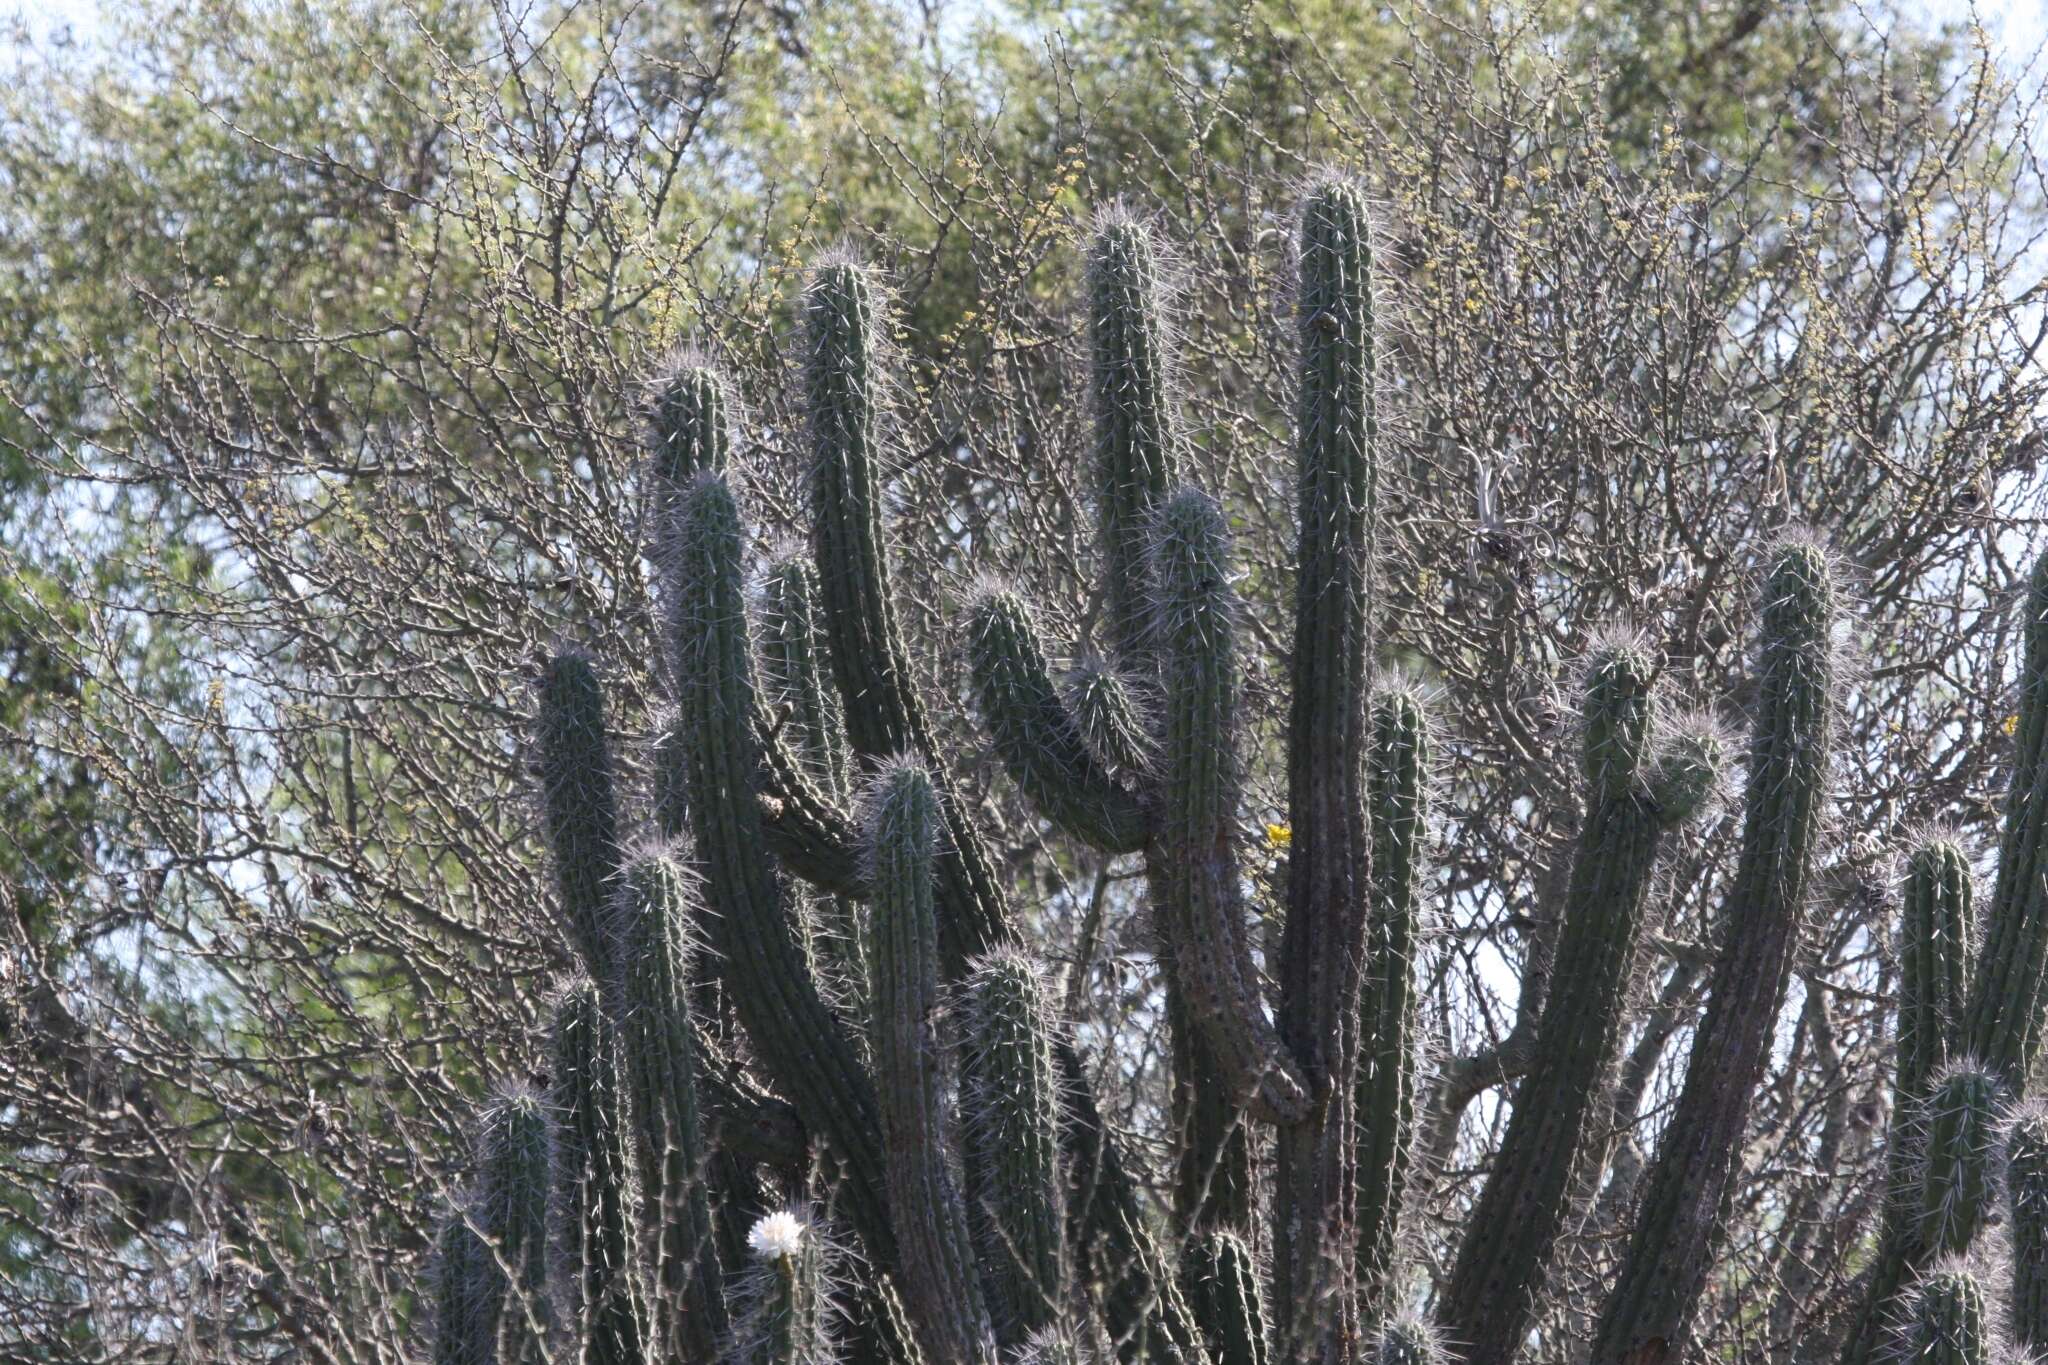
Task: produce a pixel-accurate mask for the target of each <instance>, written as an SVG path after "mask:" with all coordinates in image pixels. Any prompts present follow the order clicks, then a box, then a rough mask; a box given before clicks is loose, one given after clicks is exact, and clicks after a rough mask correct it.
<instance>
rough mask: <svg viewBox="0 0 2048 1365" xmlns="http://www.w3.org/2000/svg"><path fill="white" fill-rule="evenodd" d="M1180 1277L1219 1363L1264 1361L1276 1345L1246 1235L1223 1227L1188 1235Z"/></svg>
mask: <svg viewBox="0 0 2048 1365" xmlns="http://www.w3.org/2000/svg"><path fill="white" fill-rule="evenodd" d="M1180 1283H1181V1292H1182V1293H1184V1294H1186V1295H1187V1299H1188V1306H1189V1307H1190V1308H1192V1309H1193V1310H1194V1314H1195V1319H1196V1321H1198V1322H1200V1323H1201V1324H1202V1331H1203V1332H1204V1333H1205V1334H1206V1335H1207V1337H1208V1338H1209V1353H1210V1355H1211V1357H1212V1358H1213V1359H1214V1360H1215V1362H1216V1365H1266V1362H1267V1361H1268V1360H1269V1359H1270V1358H1271V1356H1270V1354H1269V1353H1270V1351H1271V1349H1272V1348H1271V1346H1270V1344H1269V1343H1268V1342H1267V1340H1266V1337H1267V1334H1268V1332H1269V1330H1270V1328H1269V1326H1268V1324H1267V1322H1266V1305H1265V1301H1264V1299H1263V1298H1262V1297H1261V1296H1260V1293H1259V1266H1258V1262H1257V1260H1256V1259H1254V1258H1253V1256H1252V1252H1251V1248H1250V1247H1248V1246H1246V1245H1245V1243H1244V1239H1243V1238H1242V1237H1239V1236H1238V1235H1237V1234H1236V1233H1234V1232H1230V1231H1228V1230H1225V1229H1220V1228H1212V1229H1209V1230H1207V1231H1203V1232H1198V1233H1196V1234H1195V1235H1194V1236H1192V1237H1190V1238H1189V1239H1188V1243H1187V1246H1186V1247H1185V1248H1184V1249H1183V1250H1182V1252H1181V1271H1180Z"/></svg>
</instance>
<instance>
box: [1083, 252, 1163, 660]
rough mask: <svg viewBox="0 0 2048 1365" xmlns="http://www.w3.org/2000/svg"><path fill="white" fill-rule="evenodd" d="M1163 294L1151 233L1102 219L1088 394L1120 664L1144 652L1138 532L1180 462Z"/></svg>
mask: <svg viewBox="0 0 2048 1365" xmlns="http://www.w3.org/2000/svg"><path fill="white" fill-rule="evenodd" d="M1162 292H1163V291H1162V288H1161V282H1160V271H1159V259H1158V249H1157V247H1156V246H1155V245H1154V243H1153V240H1152V234H1151V233H1150V232H1148V231H1146V230H1145V228H1144V227H1143V225H1141V224H1139V223H1137V222H1135V221H1133V220H1131V219H1128V218H1126V217H1125V216H1123V215H1121V214H1117V213H1111V214H1107V215H1105V216H1104V218H1103V221H1102V224H1101V226H1100V228H1099V230H1098V231H1097V232H1096V233H1095V235H1094V237H1093V238H1092V240H1091V241H1090V243H1089V249H1088V339H1089V356H1090V362H1091V364H1090V373H1089V395H1090V397H1091V399H1092V400H1093V405H1094V419H1095V422H1094V425H1095V482H1096V489H1097V498H1096V515H1097V519H1098V526H1099V532H1100V537H1101V543H1102V556H1103V579H1102V581H1103V589H1104V592H1105V593H1106V595H1107V598H1108V637H1109V646H1110V648H1111V650H1112V651H1114V652H1115V653H1116V654H1118V655H1119V656H1120V657H1125V658H1134V657H1137V656H1140V655H1142V654H1143V652H1144V651H1145V647H1146V641H1147V638H1148V635H1149V633H1150V629H1151V613H1150V610H1149V608H1148V606H1147V603H1146V601H1145V563H1146V557H1147V544H1146V534H1145V527H1146V525H1147V523H1148V522H1149V521H1150V519H1151V516H1152V512H1153V509H1154V508H1156V507H1157V506H1158V505H1159V503H1160V502H1162V501H1163V500H1164V499H1165V497H1166V494H1167V490H1168V489H1170V488H1171V487H1172V486H1173V484H1174V482H1175V480H1176V479H1177V478H1178V477H1179V473H1180V464H1181V460H1180V435H1179V432H1178V431H1177V430H1176V428H1175V421H1174V411H1173V404H1172V402H1171V401H1170V377H1171V375H1170V371H1171V367H1172V363H1173V362H1172V351H1171V348H1170V346H1169V345H1168V337H1167V328H1166V320H1165V316H1164V312H1165V310H1164V306H1163V300H1162V298H1161V295H1162Z"/></svg>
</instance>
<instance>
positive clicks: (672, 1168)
mask: <svg viewBox="0 0 2048 1365" xmlns="http://www.w3.org/2000/svg"><path fill="white" fill-rule="evenodd" d="M616 913H617V915H618V927H617V939H618V944H619V948H620V958H621V970H620V975H621V991H620V1001H621V1006H622V1008H621V1010H620V1016H619V1031H620V1037H621V1041H622V1042H623V1044H624V1053H625V1058H626V1075H627V1081H628V1083H629V1084H630V1086H631V1087H632V1095H633V1103H632V1113H633V1118H634V1121H635V1126H636V1128H637V1129H638V1139H639V1140H638V1141H637V1142H636V1143H635V1144H634V1150H635V1155H636V1156H637V1158H638V1161H639V1169H640V1186H641V1190H642V1192H643V1199H642V1208H641V1212H642V1216H643V1218H644V1219H645V1220H646V1224H647V1232H648V1234H649V1235H648V1239H647V1240H648V1243H649V1248H650V1251H651V1253H652V1255H653V1256H654V1258H655V1273H654V1276H653V1279H652V1284H653V1288H654V1289H655V1291H656V1293H657V1295H658V1300H657V1304H656V1311H657V1314H658V1320H659V1322H660V1325H661V1328H662V1344H663V1347H664V1353H665V1356H666V1357H667V1358H669V1359H674V1360H677V1361H682V1360H703V1359H707V1358H708V1357H709V1356H710V1354H711V1352H712V1351H713V1350H714V1348H715V1347H716V1344H717V1342H718V1340H719V1339H720V1337H721V1336H723V1334H724V1332H725V1327H726V1322H725V1297H724V1292H723V1290H722V1288H721V1287H720V1283H719V1281H720V1267H719V1263H718V1256H717V1254H716V1250H715V1247H714V1245H713V1242H712V1223H711V1201H710V1191H709V1187H708V1184H707V1177H708V1175H709V1167H710V1158H711V1153H710V1149H709V1146H708V1144H707V1142H706V1140H705V1138H706V1135H705V1123H704V1116H703V1114H702V1113H701V1110H700V1107H699V1102H698V1093H697V1092H698V1086H697V1069H698V1068H697V1046H696V1035H697V1029H696V1025H695V1024H694V1023H693V1022H692V1020H691V1018H690V1000H689V989H690V957H691V952H692V934H693V932H694V927H693V926H694V925H695V924H696V923H697V922H698V921H699V920H700V919H701V918H702V907H701V906H700V905H698V904H697V894H696V889H695V888H694V887H693V886H692V885H691V883H690V880H689V877H688V873H687V872H686V871H685V869H684V867H683V866H682V864H681V863H680V862H678V861H677V860H676V859H674V858H672V857H669V856H668V855H666V854H665V853H663V852H661V851H651V852H644V853H642V854H640V855H639V856H637V857H635V858H633V859H632V860H630V861H629V862H628V863H627V865H626V869H625V872H624V875H623V876H622V877H621V878H620V880H619V892H618V905H617V911H616Z"/></svg>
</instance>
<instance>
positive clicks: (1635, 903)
mask: <svg viewBox="0 0 2048 1365" xmlns="http://www.w3.org/2000/svg"><path fill="white" fill-rule="evenodd" d="M1652 672H1653V669H1652V664H1651V660H1650V655H1649V652H1648V650H1647V649H1646V648H1645V646H1644V645H1643V644H1642V643H1641V642H1639V641H1637V640H1633V639H1619V640H1612V641H1609V642H1606V643H1604V644H1602V645H1600V646H1599V647H1597V648H1596V649H1595V651H1594V653H1593V655H1592V658H1591V666H1590V667H1589V669H1588V670H1587V676H1586V691H1585V708H1584V730H1583V740H1584V743H1583V766H1584V769H1585V777H1586V786H1587V796H1586V813H1585V818H1584V821H1583V823H1582V824H1581V826H1580V829H1579V839H1578V844H1577V847H1576V849H1575V851H1574V853H1573V857H1572V868H1571V881H1570V885H1569V889H1568V890H1567V892H1566V897H1565V918H1564V929H1563V932H1562V934H1561V935H1560V937H1559V939H1558V945H1557V958H1556V962H1555V965H1554V966H1553V968H1552V984H1551V988H1550V994H1549V995H1548V997H1546V999H1545V1000H1544V1003H1543V1013H1542V1017H1541V1020H1540V1022H1539V1023H1538V1025H1537V1032H1536V1050H1535V1053H1534V1057H1533V1061H1532V1063H1531V1065H1530V1068H1529V1072H1528V1074H1527V1075H1526V1076H1525V1077H1523V1080H1522V1088H1521V1090H1520V1091H1519V1092H1518V1096H1517V1100H1516V1104H1515V1111H1514V1116H1513V1118H1512V1119H1511V1120H1510V1122H1509V1124H1508V1128H1507V1132H1506V1134H1505V1135H1504V1136H1503V1138H1502V1139H1501V1145H1500V1152H1499V1154H1498V1155H1497V1156H1496V1157H1495V1159H1494V1165H1493V1172H1492V1175H1491V1177H1490V1178H1489V1179H1488V1180H1487V1182H1486V1187H1485V1190H1484V1192H1483V1193H1482V1194H1481V1195H1480V1198H1479V1203H1478V1205H1477V1207H1476V1208H1474V1210H1473V1212H1472V1216H1471V1218H1470V1220H1469V1221H1468V1223H1467V1225H1466V1229H1465V1237H1464V1241H1463V1242H1462V1243H1461V1244H1460V1250H1459V1254H1458V1260H1457V1265H1456V1267H1455V1269H1454V1270H1453V1271H1452V1274H1451V1279H1450V1283H1449V1286H1448V1288H1447V1289H1446V1290H1445V1291H1444V1295H1443V1300H1442V1304H1441V1306H1440V1307H1439V1309H1438V1320H1439V1321H1440V1322H1441V1323H1442V1324H1443V1327H1444V1330H1445V1332H1446V1334H1447V1335H1448V1336H1449V1337H1450V1339H1451V1340H1453V1341H1456V1342H1458V1343H1459V1345H1460V1347H1461V1348H1462V1349H1464V1350H1466V1351H1467V1352H1469V1354H1470V1358H1472V1359H1474V1360H1506V1359H1508V1358H1509V1357H1510V1356H1512V1355H1513V1353H1514V1350H1515V1347H1516V1345H1517V1344H1518V1343H1519V1342H1520V1341H1521V1340H1522V1339H1523V1338H1524V1337H1526V1336H1527V1334H1528V1332H1529V1328H1530V1325H1531V1322H1532V1319H1533V1317H1534V1312H1535V1306H1536V1303H1535V1296H1536V1293H1537V1291H1538V1289H1539V1287H1540V1286H1541V1284H1542V1280H1543V1275H1544V1271H1545V1267H1546V1263H1547V1262H1548V1259H1549V1256H1550V1251H1551V1248H1552V1247H1553V1245H1554V1244H1555V1242H1556V1239H1557V1236H1558V1234H1559V1232H1560V1231H1561V1230H1562V1229H1563V1226H1564V1221H1565V1216H1566V1214H1567V1212H1568V1211H1569V1207H1570V1202H1571V1174H1572V1163H1573V1160H1574V1158H1575V1157H1576V1155H1577V1153H1578V1151H1579V1149H1580V1146H1581V1144H1582V1142H1583V1140H1584V1138H1585V1134H1586V1127H1587V1124H1588V1121H1589V1119H1590V1117H1591V1115H1592V1112H1593V1107H1594V1101H1595V1100H1596V1098H1597V1097H1598V1095H1599V1092H1600V1080H1601V1077H1602V1076H1603V1075H1604V1074H1605V1072H1606V1070H1607V1068H1608V1067H1609V1066H1610V1065H1611V1064H1612V1063H1613V1060H1614V1052H1615V1049H1616V1047H1617V1046H1618V1045H1619V1044H1620V1041H1621V1030H1622V1026H1623V1022H1624V1009H1623V1005H1624V1001H1625V998H1626V992H1627V987H1628V976H1629V968H1630V965H1631V963H1632V962H1633V960H1634V956H1635V948H1636V940H1637V937H1638V935H1639V933H1640V931H1641V927H1642V920H1643V909H1644V903H1645V901H1646V899H1647V897H1648V893H1649V886H1650V876H1651V873H1652V871H1653V870H1654V868H1655V865H1656V857H1657V843H1658V838H1659V836H1660V835H1661V834H1662V833H1663V832H1664V831H1665V830H1667V829H1669V828H1670V827H1671V826H1672V825H1674V824H1676V823H1677V822H1679V821H1681V820H1684V819H1687V818H1689V817H1690V816H1691V815H1692V814H1693V813H1694V812H1695V811H1696V810H1697V809H1698V807H1699V805H1700V800H1701V798H1702V797H1703V796H1704V794H1705V793H1706V792H1707V791H1708V790H1709V789H1710V788H1711V787H1712V784H1713V774H1714V773H1715V772H1716V771H1717V770H1718V769H1719V768H1720V767H1721V765H1722V757H1721V753H1720V743H1719V741H1718V739H1717V738H1716V736H1715V735H1714V733H1713V731H1712V730H1711V728H1707V727H1697V726H1696V727H1693V728H1689V729H1682V730H1678V731H1675V732H1674V733H1672V734H1671V735H1669V736H1663V737H1660V736H1658V735H1657V734H1656V726H1655V724H1654V722H1653V720H1652V711H1653V708H1652V701H1651V679H1652Z"/></svg>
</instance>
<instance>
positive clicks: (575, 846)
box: [539, 651, 619, 994]
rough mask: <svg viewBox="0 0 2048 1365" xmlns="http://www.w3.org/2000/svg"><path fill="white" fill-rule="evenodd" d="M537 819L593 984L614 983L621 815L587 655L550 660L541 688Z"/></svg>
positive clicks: (600, 697)
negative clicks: (613, 889) (610, 910)
mask: <svg viewBox="0 0 2048 1365" xmlns="http://www.w3.org/2000/svg"><path fill="white" fill-rule="evenodd" d="M539 730H540V746H539V748H540V773H541V787H542V802H541V804H542V812H541V813H542V818H543V821H544V823H545V825H546V827H547V836H548V846H549V848H550V850H551V851H552V852H553V855H554V858H553V862H554V868H555V884H556V887H557V888H558V890H559V891H560V894H561V898H562V913H563V917H564V919H565V920H566V921H567V922H568V926H569V936H570V938H571V939H572V940H573V941H574V943H575V945H576V950H577V953H578V955H579V956H580V957H581V958H582V960H583V968H584V970H585V971H586V972H587V973H589V975H590V979H591V980H592V981H595V982H597V983H598V986H599V988H600V989H601V990H604V991H605V992H606V993H607V994H609V992H610V991H611V989H612V983H613V981H614V964H613V962H612V952H611V942H610V937H609V934H608V932H607V919H608V916H607V906H608V904H609V895H610V892H609V887H610V883H611V878H612V874H613V873H615V872H616V871H618V866H619V812H618V801H617V797H616V796H615V795H614V792H613V783H612V755H611V745H610V743H609V741H608V739H607V737H606V730H605V718H604V690H603V688H602V686H601V685H600V684H599V682H598V679H597V670H596V669H594V668H593V667H591V663H590V660H589V658H588V657H587V656H585V655H583V654H580V653H576V652H573V651H569V652H564V653H560V654H557V655H555V656H554V657H553V658H552V659H550V660H549V661H548V664H547V668H546V670H545V672H544V673H543V674H542V677H541V684H540V722H539Z"/></svg>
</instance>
